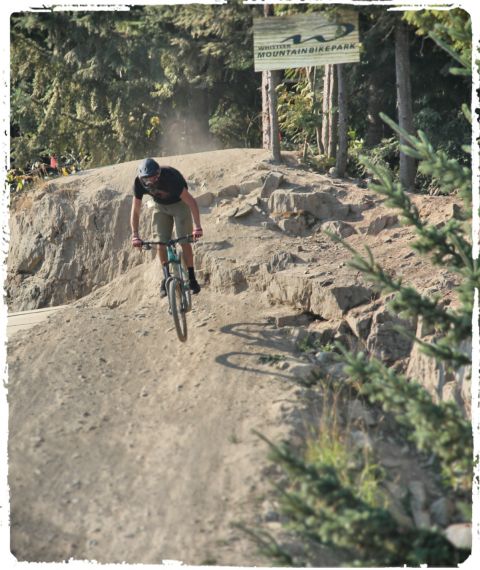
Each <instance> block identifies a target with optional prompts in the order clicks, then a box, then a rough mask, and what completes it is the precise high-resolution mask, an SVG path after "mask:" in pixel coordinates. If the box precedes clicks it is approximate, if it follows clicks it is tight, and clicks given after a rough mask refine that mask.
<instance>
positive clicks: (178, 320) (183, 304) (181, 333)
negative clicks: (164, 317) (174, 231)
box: [142, 235, 194, 342]
mask: <svg viewBox="0 0 480 570" xmlns="http://www.w3.org/2000/svg"><path fill="white" fill-rule="evenodd" d="M185 241H188V242H189V243H193V242H194V239H193V236H191V235H188V236H183V237H179V238H176V239H171V240H169V241H168V242H162V241H144V242H143V244H142V249H143V250H144V251H148V250H151V249H152V245H165V246H166V247H167V261H168V265H169V273H170V276H169V277H168V279H167V280H166V281H165V288H166V291H167V298H168V313H169V314H170V315H172V318H173V322H174V324H175V330H176V331H177V336H178V340H180V341H181V342H185V341H186V340H187V313H188V312H189V311H191V310H192V293H191V291H190V285H189V279H188V273H187V272H186V271H185V267H184V264H183V259H182V250H181V249H180V250H179V249H178V248H177V244H178V243H181V242H185Z"/></svg>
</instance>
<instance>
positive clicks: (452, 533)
mask: <svg viewBox="0 0 480 570" xmlns="http://www.w3.org/2000/svg"><path fill="white" fill-rule="evenodd" d="M445 536H446V538H447V540H448V541H449V542H450V543H451V544H453V546H455V548H460V549H463V550H471V549H472V524H471V523H456V524H451V525H450V526H449V527H448V528H447V529H446V530H445Z"/></svg>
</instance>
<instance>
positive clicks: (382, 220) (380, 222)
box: [367, 214, 398, 236]
mask: <svg viewBox="0 0 480 570" xmlns="http://www.w3.org/2000/svg"><path fill="white" fill-rule="evenodd" d="M397 223H398V216H396V215H390V214H385V215H383V216H379V217H378V218H375V219H374V220H372V221H371V222H370V224H369V225H368V228H367V234H368V235H373V236H376V235H377V234H379V233H380V232H381V231H382V230H384V229H386V228H391V227H392V226H394V225H395V224H397Z"/></svg>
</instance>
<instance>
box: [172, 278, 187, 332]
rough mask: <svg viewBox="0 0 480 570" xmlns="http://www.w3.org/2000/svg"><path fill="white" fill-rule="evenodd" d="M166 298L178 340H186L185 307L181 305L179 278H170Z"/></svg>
mask: <svg viewBox="0 0 480 570" xmlns="http://www.w3.org/2000/svg"><path fill="white" fill-rule="evenodd" d="M168 298H169V300H170V309H171V311H172V317H173V322H174V323H175V329H176V331H177V336H178V340H180V341H181V342H185V341H186V340H187V315H186V310H185V309H186V307H185V308H184V306H183V304H184V303H183V299H182V285H181V283H180V280H179V279H175V278H174V279H171V280H170V282H169V283H168Z"/></svg>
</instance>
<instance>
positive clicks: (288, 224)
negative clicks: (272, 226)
mask: <svg viewBox="0 0 480 570" xmlns="http://www.w3.org/2000/svg"><path fill="white" fill-rule="evenodd" d="M278 227H279V228H280V229H281V230H282V231H284V232H285V233H286V234H290V235H294V236H302V235H305V233H306V232H307V230H308V227H307V221H306V219H305V216H295V217H289V218H281V219H280V220H279V221H278Z"/></svg>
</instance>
